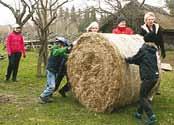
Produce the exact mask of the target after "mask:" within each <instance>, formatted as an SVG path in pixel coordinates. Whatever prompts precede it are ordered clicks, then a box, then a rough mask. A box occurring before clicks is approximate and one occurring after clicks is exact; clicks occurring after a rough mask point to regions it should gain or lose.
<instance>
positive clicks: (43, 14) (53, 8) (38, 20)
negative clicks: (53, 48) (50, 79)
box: [32, 0, 69, 76]
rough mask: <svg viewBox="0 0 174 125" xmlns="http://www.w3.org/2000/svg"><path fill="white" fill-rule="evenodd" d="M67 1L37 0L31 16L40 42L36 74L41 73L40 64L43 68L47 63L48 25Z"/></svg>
mask: <svg viewBox="0 0 174 125" xmlns="http://www.w3.org/2000/svg"><path fill="white" fill-rule="evenodd" d="M35 2H36V0H35ZM67 2H69V0H39V4H37V7H36V14H34V15H33V17H32V20H33V22H34V23H35V25H36V26H37V32H38V36H39V40H40V43H41V47H40V50H39V57H38V63H37V76H41V75H42V71H43V70H42V64H44V69H45V67H46V65H47V57H48V51H47V46H48V36H49V27H50V25H51V24H52V23H53V22H54V20H55V19H56V18H57V11H58V9H59V8H60V7H61V6H62V5H64V4H65V3H67Z"/></svg>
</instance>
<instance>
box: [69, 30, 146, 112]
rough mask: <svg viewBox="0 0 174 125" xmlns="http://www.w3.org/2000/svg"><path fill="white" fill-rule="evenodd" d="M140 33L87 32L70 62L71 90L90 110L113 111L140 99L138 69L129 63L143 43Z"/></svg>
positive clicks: (72, 53) (80, 40)
mask: <svg viewBox="0 0 174 125" xmlns="http://www.w3.org/2000/svg"><path fill="white" fill-rule="evenodd" d="M143 42H144V41H143V39H142V37H140V36H139V35H115V34H102V33H85V34H83V35H82V36H81V37H80V38H79V39H78V41H77V44H76V45H75V46H74V48H73V50H72V52H71V54H70V56H69V58H68V63H67V70H68V77H69V80H70V84H71V87H72V92H73V94H74V96H75V97H76V98H77V99H78V101H79V102H80V103H81V104H82V105H84V106H85V107H87V108H88V109H89V110H91V111H96V112H105V111H107V112H110V111H112V110H113V109H114V108H118V107H121V106H124V105H126V104H131V103H133V102H135V101H136V100H137V99H138V96H139V88H140V78H139V68H138V67H137V66H135V65H128V64H126V62H125V60H124V58H125V57H129V56H132V55H134V54H135V53H136V52H137V51H138V50H139V48H140V47H141V46H142V44H143Z"/></svg>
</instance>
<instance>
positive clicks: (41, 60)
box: [37, 30, 48, 77]
mask: <svg viewBox="0 0 174 125" xmlns="http://www.w3.org/2000/svg"><path fill="white" fill-rule="evenodd" d="M47 36H48V31H47V30H45V31H42V33H41V38H40V42H41V47H40V50H39V57H38V62H37V76H38V77H40V76H42V75H43V72H45V69H46V65H47V59H48V50H47V46H48V41H47ZM42 64H43V66H42Z"/></svg>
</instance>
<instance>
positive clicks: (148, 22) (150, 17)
mask: <svg viewBox="0 0 174 125" xmlns="http://www.w3.org/2000/svg"><path fill="white" fill-rule="evenodd" d="M144 22H145V23H144V24H143V25H142V26H141V31H140V35H142V36H145V35H146V34H147V33H150V32H154V33H155V34H156V35H157V38H156V41H154V42H155V44H156V45H157V47H158V49H159V50H161V56H162V57H163V58H165V57H166V53H165V48H164V41H163V36H162V31H161V27H160V26H159V24H157V23H155V14H154V13H152V12H147V13H146V14H145V15H144Z"/></svg>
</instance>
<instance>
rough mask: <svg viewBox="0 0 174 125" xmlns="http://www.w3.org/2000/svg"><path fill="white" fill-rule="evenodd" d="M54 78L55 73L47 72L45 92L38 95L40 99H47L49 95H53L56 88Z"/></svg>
mask: <svg viewBox="0 0 174 125" xmlns="http://www.w3.org/2000/svg"><path fill="white" fill-rule="evenodd" d="M56 77H57V73H53V72H50V71H49V70H47V83H46V86H45V90H44V91H43V92H42V94H41V95H40V96H41V97H49V96H50V95H52V94H53V92H54V90H55V86H56V82H55V81H56Z"/></svg>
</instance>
